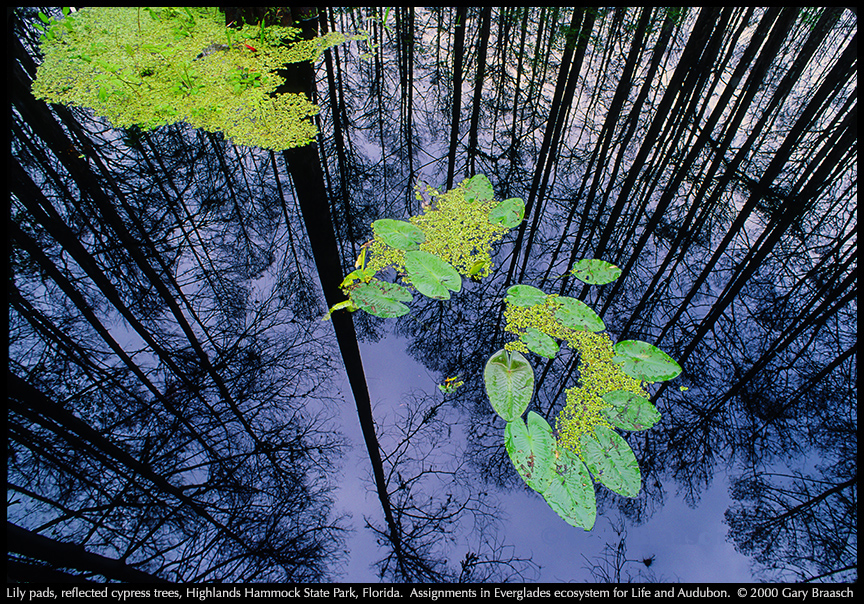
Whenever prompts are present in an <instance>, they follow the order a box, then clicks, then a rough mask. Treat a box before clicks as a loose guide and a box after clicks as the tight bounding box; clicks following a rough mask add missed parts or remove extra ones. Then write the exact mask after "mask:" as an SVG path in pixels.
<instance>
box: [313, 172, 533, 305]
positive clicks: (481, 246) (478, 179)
mask: <svg viewBox="0 0 864 604" xmlns="http://www.w3.org/2000/svg"><path fill="white" fill-rule="evenodd" d="M416 193H417V199H418V200H419V201H421V206H422V208H423V212H422V213H421V214H419V215H417V216H412V217H411V218H409V219H408V220H407V221H404V220H393V219H389V218H384V219H381V220H376V221H375V222H373V223H372V230H373V233H374V237H373V238H372V240H371V241H369V242H367V243H366V244H364V246H363V248H362V250H361V251H360V254H359V256H358V258H357V262H356V263H355V270H354V271H352V272H351V273H349V274H348V275H347V276H346V277H345V279H344V280H343V281H342V284H341V288H342V291H343V292H344V293H345V295H346V296H348V298H349V299H348V300H347V301H345V302H341V303H339V304H336V305H334V306H333V308H331V309H330V312H333V311H336V310H339V309H342V308H344V309H347V310H351V311H353V310H358V309H362V310H364V311H366V312H368V313H370V314H373V315H376V316H379V317H398V316H401V315H404V314H405V313H407V312H408V310H409V309H408V306H407V305H406V304H404V303H405V302H410V301H411V300H412V299H413V295H412V293H411V292H412V290H413V291H417V292H419V293H420V294H422V295H424V296H427V297H429V298H432V299H436V300H449V299H450V294H451V292H453V293H456V292H459V291H460V290H461V288H462V278H463V277H467V278H470V279H481V278H483V277H485V276H486V275H488V274H490V272H491V270H492V259H491V256H490V252H491V250H492V246H493V244H495V243H496V242H497V241H499V240H500V239H501V238H502V237H504V234H505V233H507V231H508V230H509V229H511V228H513V227H514V226H516V225H518V224H519V222H521V221H522V218H523V215H524V212H525V204H524V202H523V201H522V200H521V199H517V198H512V199H505V200H503V201H499V200H496V199H494V198H493V191H492V184H491V183H490V182H489V179H488V178H486V177H485V176H483V175H482V174H478V175H477V176H474V177H472V178H470V179H466V180H464V181H463V182H461V183H460V184H459V185H457V186H456V187H454V188H453V189H451V190H449V191H446V192H444V193H440V192H438V191H437V190H435V189H433V188H432V187H430V186H428V185H425V184H418V185H417V187H416ZM390 269H393V270H394V271H395V272H396V274H397V275H398V277H397V278H398V280H399V282H400V283H389V282H387V281H383V280H381V279H379V278H378V276H379V274H382V273H385V272H387V271H388V270H390ZM328 316H329V313H328Z"/></svg>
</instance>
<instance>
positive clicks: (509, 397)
mask: <svg viewBox="0 0 864 604" xmlns="http://www.w3.org/2000/svg"><path fill="white" fill-rule="evenodd" d="M483 381H484V383H485V384H486V394H487V395H488V396H489V402H490V403H491V404H492V408H493V409H495V412H496V413H498V415H500V416H501V417H502V418H504V421H507V422H512V421H515V420H517V419H519V418H520V417H522V414H523V413H525V410H526V409H528V403H530V402H531V396H532V395H533V393H534V369H532V368H531V364H530V363H529V362H528V359H526V358H525V357H524V356H522V354H520V353H519V352H515V351H514V352H509V351H507V350H499V351H498V352H496V353H495V354H493V355H492V356H491V357H489V360H488V361H487V362H486V368H485V369H484V370H483Z"/></svg>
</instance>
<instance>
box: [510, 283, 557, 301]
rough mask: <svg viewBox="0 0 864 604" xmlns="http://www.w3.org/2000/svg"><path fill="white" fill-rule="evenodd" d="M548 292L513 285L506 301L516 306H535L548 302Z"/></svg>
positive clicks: (526, 286)
mask: <svg viewBox="0 0 864 604" xmlns="http://www.w3.org/2000/svg"><path fill="white" fill-rule="evenodd" d="M546 297H547V296H546V292H544V291H543V290H542V289H537V288H536V287H533V286H531V285H511V286H510V287H509V288H507V297H506V300H507V301H508V302H509V303H510V304H513V305H515V306H535V305H537V304H544V303H545V302H546Z"/></svg>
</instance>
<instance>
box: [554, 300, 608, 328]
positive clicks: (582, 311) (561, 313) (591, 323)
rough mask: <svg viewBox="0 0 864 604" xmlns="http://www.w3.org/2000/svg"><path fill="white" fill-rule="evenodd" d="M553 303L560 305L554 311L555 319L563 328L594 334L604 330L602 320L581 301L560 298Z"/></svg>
mask: <svg viewBox="0 0 864 604" xmlns="http://www.w3.org/2000/svg"><path fill="white" fill-rule="evenodd" d="M555 301H556V302H557V303H558V304H560V305H561V306H560V308H558V309H557V310H556V311H555V318H556V319H558V320H559V321H561V324H562V325H564V326H565V327H569V328H571V329H581V330H587V331H594V332H598V331H603V330H604V329H606V325H605V324H604V323H603V319H601V318H600V317H599V316H597V313H595V312H594V311H593V310H592V309H591V307H590V306H588V305H587V304H585V303H584V302H583V301H582V300H577V299H576V298H568V297H566V296H561V297H558V298H555Z"/></svg>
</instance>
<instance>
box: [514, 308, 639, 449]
mask: <svg viewBox="0 0 864 604" xmlns="http://www.w3.org/2000/svg"><path fill="white" fill-rule="evenodd" d="M559 308H560V303H559V302H558V296H555V295H550V296H547V297H546V299H545V301H544V302H543V303H542V304H535V305H533V306H518V305H516V304H511V303H509V302H508V304H507V305H506V307H505V309H504V318H505V320H506V325H505V327H504V329H505V331H508V332H510V333H512V334H514V335H516V336H519V338H520V339H518V340H515V341H513V342H510V343H508V344H506V345H505V346H504V348H505V349H507V350H511V351H519V352H527V351H528V347H527V346H526V344H525V342H524V341H523V340H522V337H523V336H524V334H525V333H526V332H527V331H528V330H529V329H530V328H533V329H537V330H539V331H541V332H543V333H545V334H546V335H548V336H550V337H552V338H555V339H556V340H564V341H565V342H567V345H568V346H570V348H572V349H573V350H574V351H576V352H577V353H578V354H579V365H578V368H579V376H580V384H579V385H578V386H574V387H573V388H569V389H568V390H567V391H566V404H565V405H564V408H563V409H562V411H561V413H560V414H559V416H558V419H557V421H556V430H557V433H558V441H559V443H560V444H561V446H563V447H564V448H566V449H569V450H571V451H573V452H575V453H577V454H579V453H580V448H579V439H580V437H581V436H582V435H583V434H591V433H593V431H594V428H595V427H596V426H598V425H600V426H606V427H609V428H611V427H612V425H611V424H610V423H609V421H608V420H607V419H606V418H605V416H604V415H603V414H602V410H603V409H604V408H607V407H609V406H610V405H609V404H608V403H607V402H606V401H604V400H603V398H602V397H603V395H604V394H607V393H609V392H613V391H615V390H626V391H629V392H633V393H635V394H638V395H640V396H647V392H645V390H644V389H643V387H642V382H641V381H639V380H637V379H635V378H632V377H630V376H628V375H626V374H625V373H624V372H623V371H621V369H620V367H619V366H618V365H617V364H616V363H615V362H614V361H613V357H614V351H613V344H612V340H611V338H609V336H608V335H607V334H605V333H594V332H591V331H587V330H580V329H572V328H570V327H566V326H565V325H564V324H562V323H561V321H560V320H559V319H558V318H557V317H556V315H555V313H556V311H557V310H558V309H559Z"/></svg>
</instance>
